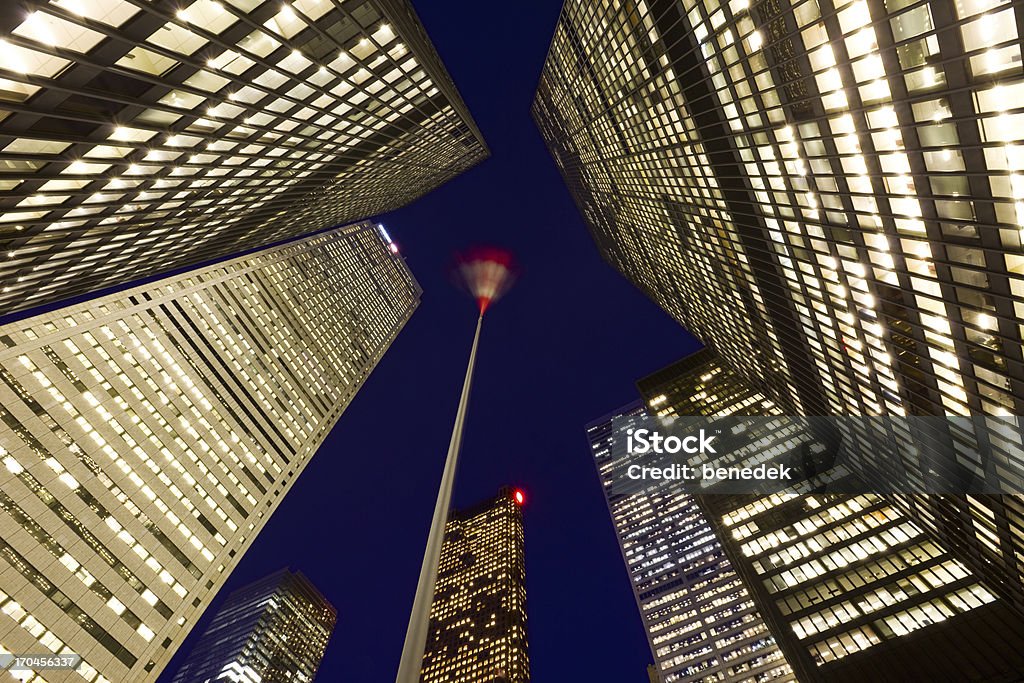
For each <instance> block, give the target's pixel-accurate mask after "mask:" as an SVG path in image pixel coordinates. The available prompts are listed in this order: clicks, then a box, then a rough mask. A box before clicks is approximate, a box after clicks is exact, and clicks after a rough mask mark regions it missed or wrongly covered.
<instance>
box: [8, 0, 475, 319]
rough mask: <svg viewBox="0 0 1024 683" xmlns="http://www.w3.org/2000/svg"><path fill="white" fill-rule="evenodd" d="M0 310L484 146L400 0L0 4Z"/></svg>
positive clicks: (404, 197)
mask: <svg viewBox="0 0 1024 683" xmlns="http://www.w3.org/2000/svg"><path fill="white" fill-rule="evenodd" d="M0 30H2V32H3V35H4V38H3V40H0V314H4V313H10V312H11V311H15V310H21V309H26V308H30V307H33V306H36V305H40V304H46V303H52V302H55V301H58V300H61V299H63V298H65V297H68V296H72V295H77V294H83V293H86V292H93V291H96V290H98V289H101V288H103V287H109V286H115V285H121V284H123V283H125V282H132V281H134V280H137V279H140V278H143V277H146V276H152V275H155V274H159V273H163V272H167V271H169V270H172V269H178V268H182V267H186V266H191V265H196V264H198V263H201V262H205V261H209V260H213V259H215V258H218V257H222V256H230V255H233V254H237V253H239V252H241V251H244V250H246V249H251V248H256V247H260V246H267V245H270V244H274V243H276V242H278V241H281V240H283V239H286V238H290V237H298V236H300V235H305V234H310V233H313V232H315V231H317V230H322V229H325V228H328V227H331V226H335V225H339V224H342V223H346V222H351V221H355V220H359V219H364V218H367V217H369V216H373V215H377V214H380V213H383V212H386V211H389V210H392V209H395V208H397V207H399V206H402V205H404V204H406V203H408V202H410V201H412V200H414V199H416V198H417V197H419V196H421V195H422V194H424V193H426V192H428V191H430V190H431V189H433V188H435V187H437V186H438V185H440V184H442V183H444V182H445V181H447V180H448V179H450V178H452V177H453V176H455V175H457V174H458V173H460V172H462V171H464V170H466V169H467V168H469V167H471V166H473V165H474V164H476V163H477V162H479V161H480V160H482V159H483V158H485V157H486V156H487V153H488V152H487V148H486V146H485V143H484V141H483V138H482V136H481V135H480V132H479V130H478V129H477V128H476V125H475V124H474V122H473V120H472V117H471V116H470V114H469V112H468V110H467V109H466V107H465V105H464V103H463V102H462V100H461V98H460V97H459V94H458V92H457V91H456V89H455V86H454V85H453V84H452V81H451V79H450V77H449V76H448V73H447V72H446V70H445V68H444V66H443V65H442V63H441V61H440V59H439V58H438V55H437V53H436V52H435V51H434V48H433V46H432V45H431V43H430V40H429V39H428V37H427V35H426V33H425V32H424V29H423V26H422V25H421V24H420V22H419V20H418V19H417V17H416V15H415V13H414V12H413V10H412V8H411V6H410V5H409V3H408V2H406V1H405V0H338V1H336V2H332V1H330V0H288V1H285V2H282V1H281V0H176V1H175V2H173V3H169V4H160V3H145V2H133V1H130V0H52V2H33V3H21V4H19V3H10V2H7V3H3V6H2V7H0Z"/></svg>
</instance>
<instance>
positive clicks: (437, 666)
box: [420, 488, 530, 683]
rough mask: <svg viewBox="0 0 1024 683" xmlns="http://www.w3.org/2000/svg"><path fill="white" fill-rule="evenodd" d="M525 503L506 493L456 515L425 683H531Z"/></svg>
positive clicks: (433, 615) (444, 557)
mask: <svg viewBox="0 0 1024 683" xmlns="http://www.w3.org/2000/svg"><path fill="white" fill-rule="evenodd" d="M517 494H518V495H519V496H520V498H518V499H517ZM521 496H522V494H521V493H519V492H517V491H514V490H513V489H510V488H502V489H501V490H500V491H499V492H498V495H497V496H496V497H495V498H492V499H489V500H486V501H484V502H482V503H480V504H479V505H476V506H474V507H471V508H466V509H464V510H455V511H454V512H452V513H451V514H450V515H449V517H448V523H447V524H446V525H445V537H444V544H443V545H442V546H441V560H440V564H439V565H438V574H437V583H436V585H435V587H434V600H433V602H432V603H431V605H430V627H429V631H428V633H427V646H426V649H425V651H424V654H423V668H422V673H421V675H420V680H421V681H422V682H423V683H529V681H530V658H529V653H528V648H527V637H526V565H525V557H524V554H523V553H524V539H523V511H522V504H523V500H522V498H521Z"/></svg>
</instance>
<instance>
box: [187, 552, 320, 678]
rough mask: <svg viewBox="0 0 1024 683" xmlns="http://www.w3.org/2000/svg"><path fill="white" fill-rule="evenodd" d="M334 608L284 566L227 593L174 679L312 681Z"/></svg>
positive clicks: (308, 583) (295, 573)
mask: <svg viewBox="0 0 1024 683" xmlns="http://www.w3.org/2000/svg"><path fill="white" fill-rule="evenodd" d="M337 618H338V613H337V611H336V610H335V609H334V607H333V606H331V604H330V603H329V602H327V599H326V598H325V597H324V596H323V595H321V594H320V591H318V590H317V589H316V586H314V585H313V584H312V583H310V581H309V579H307V578H306V577H305V576H303V575H302V573H301V572H292V571H290V570H287V569H284V570H281V571H279V572H277V573H275V574H272V575H270V576H268V577H266V578H263V579H260V580H259V581H256V582H255V583H252V584H250V585H248V586H246V587H244V588H239V589H238V590H236V591H235V592H233V593H232V594H231V595H229V596H228V599H227V601H225V603H224V605H223V606H221V608H220V610H218V612H217V615H216V616H215V617H214V618H213V621H211V622H210V626H209V627H208V628H207V629H206V631H204V632H203V636H202V638H201V639H200V640H199V642H198V643H196V646H195V647H194V648H193V649H192V652H191V653H189V656H188V659H187V660H185V663H184V664H182V666H181V668H180V669H179V670H178V673H177V675H175V677H174V680H173V683H207V681H221V680H224V681H260V683H312V681H313V679H314V678H315V677H316V671H317V669H318V668H319V666H320V660H321V659H323V656H324V651H325V650H326V649H327V641H328V640H329V639H330V637H331V633H332V632H333V631H334V624H335V622H336V621H337Z"/></svg>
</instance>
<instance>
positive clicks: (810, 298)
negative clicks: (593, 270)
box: [534, 0, 1024, 613]
mask: <svg viewBox="0 0 1024 683" xmlns="http://www.w3.org/2000/svg"><path fill="white" fill-rule="evenodd" d="M1021 11H1022V8H1021V3H1020V2H1017V1H1015V0H1014V1H1007V2H1000V1H989V0H969V1H965V2H958V3H953V4H950V3H946V2H937V1H936V2H914V3H911V2H902V1H900V2H882V1H881V0H804V1H801V2H792V3H789V2H787V3H776V2H757V3H750V2H746V1H745V0H742V1H738V2H728V3H726V2H719V0H683V2H679V3H676V2H670V1H669V0H650V1H647V0H644V1H637V2H625V3H620V4H615V3H607V2H601V1H599V0H567V2H566V3H565V5H564V8H563V11H562V15H561V18H560V21H559V24H558V27H557V28H556V32H555V36H554V39H553V42H552V46H551V50H550V52H549V55H548V60H547V63H546V64H545V67H544V72H543V75H542V77H541V81H540V86H539V88H538V93H537V97H536V100H535V102H534V115H535V118H536V120H537V122H538V125H539V127H540V129H541V131H542V133H543V135H544V137H545V139H546V140H547V142H548V145H549V147H550V149H551V151H552V155H553V156H554V158H555V161H556V163H557V164H558V166H559V167H560V169H561V171H562V173H563V175H564V177H565V179H566V182H567V184H568V185H569V188H570V190H571V191H572V193H573V195H574V197H575V199H576V201H577V204H578V205H579V207H580V210H581V211H582V213H583V214H584V216H585V218H586V219H587V222H588V224H589V225H590V229H591V231H592V233H593V236H594V239H595V241H596V242H597V244H598V247H599V249H600V250H601V253H602V254H603V255H604V257H605V258H606V259H607V260H608V261H609V262H610V263H611V264H612V265H613V266H614V267H615V268H617V269H618V270H619V271H620V272H622V273H623V274H624V275H625V276H626V277H627V278H629V279H630V280H631V281H632V282H633V283H634V284H636V285H637V286H638V287H639V288H640V289H642V290H643V291H644V292H646V293H647V294H648V295H649V296H650V297H651V298H652V299H653V300H654V301H656V302H657V303H658V304H659V305H660V306H662V308H664V309H665V310H666V311H667V312H669V313H670V314H671V315H673V316H674V317H675V318H676V319H677V320H679V322H681V323H682V324H683V325H684V326H685V327H686V328H687V329H688V330H690V331H691V332H693V333H694V334H695V335H696V336H698V337H699V338H700V339H701V340H702V341H704V342H705V344H706V345H707V346H709V347H711V348H713V349H714V350H715V352H716V353H717V354H718V356H719V357H720V359H721V361H722V363H723V364H724V365H725V366H727V367H728V368H730V369H731V370H733V371H735V372H737V373H739V374H740V375H741V376H742V377H743V378H744V379H745V380H746V381H748V382H750V383H751V384H752V385H754V386H755V387H756V389H757V390H758V391H760V392H762V393H763V394H764V395H765V396H766V397H768V398H770V399H771V400H772V401H773V402H774V403H775V404H776V405H778V406H780V408H781V409H782V410H784V411H786V412H788V413H789V414H793V415H829V414H849V415H894V416H915V415H954V416H979V415H1020V414H1021V413H1022V411H1024V382H1022V380H1024V363H1022V352H1021V349H1022V346H1021V334H1022V330H1024V327H1022V322H1024V318H1022V314H1024V266H1022V264H1024V250H1022V248H1021V242H1020V239H1021V238H1020V234H1021V225H1022V216H1024V212H1022V207H1024V204H1022V198H1024V183H1022V182H1021V176H1020V173H1019V171H1020V169H1021V164H1022V163H1024V161H1022V158H1020V148H1021V147H1020V142H1021V139H1022V138H1024V124H1022V123H1021V116H1024V115H1022V114H1020V113H1019V112H1018V111H1017V110H1018V109H1019V107H1020V105H1022V104H1024V94H1022V93H1024V77H1022V67H1021V59H1020V51H1021V46H1020V39H1019V35H1018V28H1017V27H1018V24H1019V21H1018V20H1019V17H1020V13H1021ZM898 438H899V437H898V436H897V439H898ZM946 442H947V444H948V445H949V446H950V449H949V450H951V451H952V450H955V452H957V453H958V456H957V457H956V458H955V459H950V460H949V461H948V462H946V463H945V465H946V467H948V470H947V471H941V472H940V473H939V482H938V483H939V484H948V483H956V482H959V481H961V480H963V479H969V478H970V477H972V476H974V475H976V474H977V473H987V474H995V475H996V476H1000V475H999V473H1000V472H1001V471H1002V470H1009V471H1011V472H1012V473H1011V474H1010V475H1009V476H1010V479H1009V480H1010V481H1012V480H1013V477H1014V476H1016V474H1015V473H1016V472H1017V471H1018V470H1019V468H1020V463H1019V462H1009V463H1007V460H1006V459H1005V458H1003V456H1002V451H1001V445H1000V443H999V441H998V438H997V437H994V436H993V435H992V434H991V432H989V431H988V430H987V429H986V427H985V425H984V424H979V423H978V421H975V422H974V423H973V424H972V423H971V422H968V421H963V422H960V423H959V424H957V425H953V424H952V423H951V426H950V428H949V434H948V435H947V436H946ZM865 452H867V453H872V454H877V456H878V457H877V458H876V460H875V461H874V462H873V463H872V464H871V466H869V467H865V468H864V469H863V471H862V472H861V474H862V475H863V476H864V478H865V479H868V480H870V479H871V478H872V477H876V478H878V481H880V482H881V475H879V474H878V473H886V472H888V468H889V466H890V465H891V463H892V462H893V460H894V458H893V457H891V454H890V453H889V452H887V451H886V449H885V448H883V447H872V448H867V449H865ZM1008 464H1009V465H1010V466H1009V467H1007V465H1008ZM924 469H925V468H924V467H923V466H922V467H921V468H920V471H918V472H915V473H914V474H915V476H918V477H919V478H922V479H927V478H928V477H929V476H931V475H932V473H931V472H926V471H923V470H924ZM882 483H884V482H882ZM1014 487H1019V481H1018V483H1017V484H1011V485H1010V486H1009V487H1008V488H1011V489H1012V488H1014ZM918 494H919V495H915V496H908V497H905V498H901V499H900V500H899V501H898V502H899V505H901V506H902V507H903V509H904V511H905V512H907V513H908V514H911V515H913V516H914V518H915V519H916V520H917V522H918V523H919V524H920V525H922V526H924V527H926V528H928V530H929V531H930V532H931V533H932V534H933V535H934V536H935V537H937V538H941V539H942V540H943V542H944V543H945V544H946V545H947V547H949V548H950V549H951V550H953V551H954V552H955V553H956V554H957V556H958V557H959V558H960V559H961V560H963V561H965V562H968V563H970V564H971V566H973V567H974V569H975V570H977V571H978V572H980V573H982V574H984V575H986V576H991V577H993V579H994V580H993V581H992V585H993V587H994V588H995V589H996V590H999V591H1000V592H1001V593H1002V594H1003V595H1004V596H1005V597H1006V598H1007V599H1008V600H1010V601H1011V603H1012V604H1013V605H1014V606H1015V607H1016V608H1017V609H1019V610H1021V611H1022V613H1024V583H1022V575H1021V568H1022V567H1024V561H1022V558H1024V506H1022V503H1021V497H1020V496H1018V495H1014V496H972V497H967V496H960V497H950V496H942V497H940V496H934V495H927V491H923V490H921V491H919V492H918Z"/></svg>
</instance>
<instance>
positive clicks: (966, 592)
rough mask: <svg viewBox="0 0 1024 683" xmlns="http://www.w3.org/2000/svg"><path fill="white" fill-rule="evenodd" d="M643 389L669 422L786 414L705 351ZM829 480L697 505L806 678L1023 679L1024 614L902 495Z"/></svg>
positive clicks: (853, 682)
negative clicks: (900, 501)
mask: <svg viewBox="0 0 1024 683" xmlns="http://www.w3.org/2000/svg"><path fill="white" fill-rule="evenodd" d="M638 386H639V389H640V393H641V394H642V395H643V397H644V401H645V403H646V405H647V406H649V409H650V411H651V413H652V414H653V413H657V414H660V415H662V416H665V417H670V416H684V415H708V416H713V415H732V414H740V415H764V416H769V415H780V414H781V411H780V410H779V409H778V407H777V406H775V405H774V404H773V403H772V402H771V401H770V400H769V399H767V398H766V397H765V396H764V395H763V394H761V393H760V392H758V391H757V390H756V389H754V388H753V387H751V386H750V385H749V384H748V383H747V382H746V381H745V380H743V379H742V378H741V377H740V375H739V374H738V373H736V372H733V371H732V370H730V369H728V368H726V367H724V366H723V364H722V363H721V362H720V361H719V360H718V359H717V358H716V356H715V354H714V353H713V352H711V351H709V350H706V349H705V350H704V351H700V352H698V353H696V354H693V355H691V356H688V357H686V358H684V359H682V360H680V361H678V362H676V363H674V364H672V365H670V366H669V367H667V368H664V369H663V370H661V371H659V372H657V373H655V374H654V375H652V376H650V377H647V378H645V379H642V380H640V382H638ZM780 419H783V420H784V419H786V418H780ZM837 469H838V468H837ZM831 481H832V479H831V477H814V478H811V479H804V480H801V481H799V482H794V484H793V486H792V487H787V489H786V490H784V491H781V492H778V493H771V494H767V495H728V494H719V495H715V494H714V489H711V490H710V491H709V494H704V495H700V496H698V497H697V498H698V500H699V502H700V505H701V508H702V509H703V510H704V512H705V513H706V514H707V516H708V518H709V519H710V520H711V523H712V527H713V528H714V529H715V533H716V534H717V537H718V538H719V539H720V541H721V543H722V544H723V546H724V547H725V550H726V553H727V555H728V556H729V557H730V558H731V559H732V560H733V563H734V566H735V568H736V572H737V573H738V574H739V575H740V576H741V577H742V579H743V583H744V585H745V586H746V587H747V589H748V590H749V591H750V592H751V594H752V595H753V596H754V600H755V602H756V604H757V605H758V607H759V609H760V610H761V613H762V614H763V615H764V618H765V620H766V621H767V622H768V624H769V625H770V626H771V630H772V632H773V633H774V634H775V636H776V638H777V640H778V643H779V646H780V647H781V648H782V650H783V652H785V654H786V658H787V660H788V661H789V662H790V664H791V665H792V666H793V668H794V670H795V671H796V674H797V677H798V678H799V680H801V681H822V682H823V683H842V682H844V681H848V682H849V683H857V682H859V681H865V680H892V681H907V680H964V681H966V680H976V681H983V680H984V681H998V680H1012V678H1013V677H1014V674H1015V673H1016V672H1018V671H1020V670H1022V667H1024V653H1022V651H1021V648H1022V647H1024V619H1022V618H1021V617H1020V616H1019V615H1018V614H1017V613H1016V612H1015V611H1013V610H1012V609H1011V608H1010V607H1009V605H1008V604H1007V602H1006V601H1005V600H1000V599H997V597H996V596H995V594H994V593H993V591H992V590H991V589H990V588H989V587H988V586H986V585H985V583H984V581H983V580H980V578H979V576H977V575H976V574H974V573H972V572H971V571H970V570H969V569H968V567H967V566H966V564H965V563H963V562H961V561H959V560H958V559H957V558H955V557H954V556H953V555H952V554H951V553H949V552H948V551H947V550H946V549H945V548H944V547H943V546H942V545H941V544H940V543H938V542H936V541H935V539H933V538H931V537H930V536H929V535H928V534H926V533H925V531H924V530H923V529H922V527H921V526H920V525H918V524H916V523H915V522H914V521H913V520H912V519H911V518H909V517H908V516H907V515H906V514H905V513H904V512H903V511H902V510H901V509H900V508H899V507H898V506H897V505H895V504H894V501H893V498H895V497H894V496H889V497H882V496H879V495H876V494H873V493H864V494H860V495H849V494H836V493H830V492H829V488H830V486H829V484H828V483H823V482H831ZM727 680H728V679H727Z"/></svg>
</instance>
